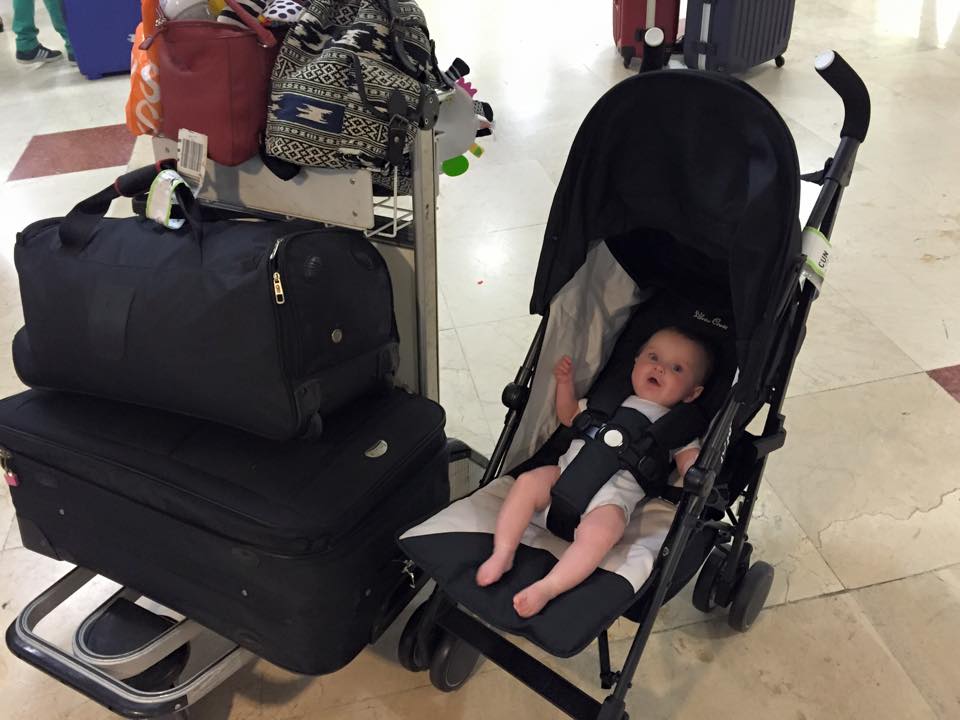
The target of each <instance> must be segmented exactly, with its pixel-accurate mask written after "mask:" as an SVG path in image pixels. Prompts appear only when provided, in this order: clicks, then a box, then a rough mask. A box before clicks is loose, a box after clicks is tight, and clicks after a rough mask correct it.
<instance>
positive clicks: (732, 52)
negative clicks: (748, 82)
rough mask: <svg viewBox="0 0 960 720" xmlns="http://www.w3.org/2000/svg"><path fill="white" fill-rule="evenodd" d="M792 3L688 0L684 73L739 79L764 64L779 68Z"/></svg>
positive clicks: (792, 0)
mask: <svg viewBox="0 0 960 720" xmlns="http://www.w3.org/2000/svg"><path fill="white" fill-rule="evenodd" d="M795 1H796V0H690V1H689V3H688V4H687V22H686V34H685V36H684V41H683V59H684V62H685V63H686V64H687V67H691V68H698V69H700V70H718V71H720V72H727V73H740V72H744V71H746V70H749V69H750V68H752V67H754V66H755V65H760V64H761V63H765V62H767V61H768V60H776V63H777V66H778V67H780V66H782V65H783V62H784V61H783V53H784V52H785V51H786V49H787V43H789V42H790V29H791V27H792V26H793V8H794V4H795Z"/></svg>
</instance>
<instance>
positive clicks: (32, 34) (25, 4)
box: [13, 0, 40, 53]
mask: <svg viewBox="0 0 960 720" xmlns="http://www.w3.org/2000/svg"><path fill="white" fill-rule="evenodd" d="M33 2H34V0H13V32H14V34H15V35H16V36H17V52H22V53H28V52H31V51H33V50H36V49H37V46H38V45H39V44H40V43H39V42H38V41H37V35H38V34H39V31H38V30H37V24H36V22H35V21H34V17H33Z"/></svg>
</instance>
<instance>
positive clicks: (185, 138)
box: [177, 129, 207, 193]
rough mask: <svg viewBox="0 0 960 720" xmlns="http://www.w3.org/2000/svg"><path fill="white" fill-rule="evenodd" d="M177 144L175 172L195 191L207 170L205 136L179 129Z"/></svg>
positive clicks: (201, 182) (200, 184) (201, 183)
mask: <svg viewBox="0 0 960 720" xmlns="http://www.w3.org/2000/svg"><path fill="white" fill-rule="evenodd" d="M178 139H179V143H178V145H177V172H179V173H180V175H181V177H183V179H184V180H186V181H187V183H188V184H189V185H190V186H191V187H192V188H193V190H194V193H196V192H197V191H198V190H199V189H200V187H201V186H202V185H203V178H204V176H205V175H206V172H207V136H206V135H204V134H203V133H198V132H193V131H192V130H185V129H181V130H180V134H179V137H178Z"/></svg>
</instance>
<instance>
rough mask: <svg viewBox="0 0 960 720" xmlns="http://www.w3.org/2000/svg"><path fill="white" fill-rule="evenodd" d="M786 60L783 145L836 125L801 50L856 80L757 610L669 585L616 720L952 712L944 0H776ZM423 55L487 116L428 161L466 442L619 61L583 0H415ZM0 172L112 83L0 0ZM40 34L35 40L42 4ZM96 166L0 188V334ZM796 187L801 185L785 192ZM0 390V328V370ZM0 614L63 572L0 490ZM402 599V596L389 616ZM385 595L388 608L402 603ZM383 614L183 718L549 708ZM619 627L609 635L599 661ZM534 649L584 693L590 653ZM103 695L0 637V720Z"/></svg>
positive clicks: (82, 116) (252, 674) (604, 18)
mask: <svg viewBox="0 0 960 720" xmlns="http://www.w3.org/2000/svg"><path fill="white" fill-rule="evenodd" d="M797 5H798V6H797V14H796V20H795V25H794V34H793V39H792V42H791V47H790V49H789V51H788V52H787V54H786V57H787V65H786V67H784V68H783V69H781V70H776V69H775V68H773V66H772V65H770V66H765V67H763V68H759V69H756V70H754V71H752V72H751V73H750V74H749V76H748V78H747V79H748V81H749V82H750V83H751V84H753V85H754V86H755V87H756V88H757V89H759V90H760V91H762V92H763V93H764V94H765V95H766V96H767V97H768V98H769V99H770V100H771V101H772V102H773V103H774V105H775V106H776V107H777V108H778V109H779V110H780V112H781V113H782V114H783V116H784V118H785V119H786V121H787V123H788V125H789V126H790V128H791V130H792V132H793V133H794V135H795V137H796V140H797V144H798V150H799V153H800V157H801V160H802V162H803V165H804V168H805V169H807V170H809V169H814V168H815V167H818V166H819V165H820V163H821V162H822V160H823V159H824V157H825V155H826V154H827V153H829V152H830V151H831V149H832V148H833V147H834V145H835V143H836V141H837V133H838V129H839V125H840V114H839V113H840V105H839V102H838V100H837V99H836V97H835V96H833V95H832V92H831V91H830V90H829V88H828V87H827V86H826V85H825V84H824V83H823V82H822V81H821V80H820V79H819V78H818V77H817V76H816V74H815V73H814V72H813V69H812V58H813V56H814V55H815V54H816V52H817V51H819V50H820V49H823V48H826V47H833V48H835V49H837V50H839V51H840V52H841V53H842V54H843V55H844V56H845V57H846V58H847V59H848V60H849V61H850V62H851V63H852V64H853V65H854V66H855V68H856V69H857V70H858V71H859V72H860V73H861V75H862V76H863V77H864V79H865V81H866V83H867V85H868V87H869V89H870V91H871V95H872V98H873V123H872V125H871V130H870V135H869V137H868V139H867V143H866V144H865V145H864V147H863V150H862V152H861V155H860V162H859V164H858V168H857V172H856V174H855V176H854V180H853V184H852V186H851V188H850V190H849V192H848V194H847V197H846V199H845V202H844V205H843V208H842V212H841V215H840V219H839V222H838V224H837V228H836V232H835V247H836V253H835V262H834V264H833V266H832V269H831V272H830V275H829V278H828V285H827V288H826V290H825V292H824V294H823V296H822V299H821V301H820V302H819V303H818V304H817V305H816V306H815V308H814V311H813V315H812V317H811V321H810V332H809V336H808V338H807V342H806V345H805V347H804V349H803V352H802V354H801V356H800V360H799V363H798V367H797V371H796V374H795V377H794V381H793V384H792V386H791V388H790V399H789V400H788V402H787V407H786V415H787V428H788V432H789V439H788V443H787V446H786V448H785V449H784V450H783V451H782V452H780V453H777V454H776V455H774V456H773V457H772V459H771V461H770V463H769V470H768V474H767V477H768V479H769V482H768V483H767V484H766V486H765V487H764V489H763V491H762V494H761V499H760V503H759V507H758V510H757V514H756V520H755V523H754V525H753V534H752V535H753V541H754V543H755V545H756V546H757V553H758V556H759V557H762V558H765V559H767V560H768V561H769V562H771V563H773V564H774V565H775V566H776V568H777V580H776V583H775V585H774V588H773V591H772V593H771V596H770V599H769V601H768V609H767V610H766V611H765V612H764V614H763V615H762V616H761V619H760V620H759V621H758V623H757V624H756V625H755V627H754V628H753V629H752V630H751V631H750V632H749V633H747V634H745V635H736V634H734V633H732V631H729V630H728V629H727V627H726V625H725V622H724V620H723V618H722V617H704V616H702V615H701V614H700V613H698V612H697V611H696V610H694V609H693V608H692V607H691V606H690V603H689V593H690V589H689V588H688V589H687V591H686V592H685V593H683V594H681V595H680V596H679V597H678V598H677V599H676V600H674V601H673V602H672V603H670V604H669V605H668V606H667V607H666V608H665V609H664V611H663V613H662V614H661V617H660V618H659V620H658V624H657V628H656V631H655V633H654V635H653V636H652V639H651V641H650V645H649V649H648V651H647V654H646V657H645V658H644V661H643V662H642V663H641V666H640V671H639V673H638V676H637V679H636V682H635V687H634V690H633V692H632V694H631V703H630V712H631V715H632V716H633V717H636V718H640V717H644V718H668V717H670V718H700V717H704V716H707V715H708V714H709V715H711V716H712V715H715V714H716V713H717V710H718V709H719V708H723V712H725V713H726V714H730V715H732V716H735V717H742V718H748V719H751V720H752V719H753V718H758V719H759V718H762V719H766V718H771V719H777V720H779V719H780V718H785V719H789V720H803V719H806V720H813V719H814V718H828V719H829V718H858V719H859V718H864V719H871V720H872V719H874V718H891V720H904V719H906V718H960V690H958V688H960V662H958V659H957V658H958V651H957V648H958V647H960V473H958V471H957V469H956V462H955V458H956V457H957V456H958V454H960V405H958V404H957V402H956V401H955V400H954V399H953V398H951V397H950V396H949V395H948V394H947V393H946V392H945V391H943V389H941V388H940V387H939V386H938V385H937V384H936V383H934V382H933V381H932V380H931V379H929V377H928V376H927V375H926V374H925V372H924V371H925V370H931V369H935V368H939V367H943V366H948V365H957V364H960V309H958V308H960V282H958V280H960V255H958V250H960V209H958V208H960V179H958V178H960V175H958V171H957V167H958V163H960V134H958V133H957V124H956V123H957V121H956V118H957V116H958V114H960V30H958V29H957V28H958V27H960V23H958V16H960V2H958V0H847V2H843V1H842V0H834V1H833V2H828V1H825V0H799V1H798V3H797ZM423 6H424V8H425V9H426V11H427V13H428V17H429V18H430V21H431V27H432V30H433V35H434V37H435V38H436V40H437V43H438V48H439V52H440V55H441V59H442V60H447V59H450V58H452V56H453V55H454V54H457V55H461V56H463V57H464V58H466V59H467V60H468V61H469V62H470V64H471V65H472V66H473V68H474V72H473V74H472V76H471V78H472V80H473V81H474V83H475V85H476V86H477V87H478V88H479V89H480V91H481V93H482V95H483V96H484V97H485V98H487V99H489V100H490V101H491V102H493V103H494V105H495V107H496V110H497V113H498V119H499V125H498V133H497V136H496V138H495V139H492V140H487V141H485V142H484V146H485V148H486V150H487V152H486V154H485V155H484V157H483V158H482V159H480V160H476V161H474V162H473V165H472V168H471V170H470V171H469V173H468V174H467V175H465V176H463V177H461V178H457V179H455V180H444V182H443V183H442V195H441V205H440V214H439V231H440V246H439V261H440V290H441V297H440V326H441V364H442V385H441V392H442V396H443V402H444V404H445V406H446V408H447V410H448V414H449V430H450V433H451V434H452V435H457V436H460V437H462V438H463V439H465V440H467V441H469V442H470V443H472V444H474V445H475V446H477V447H478V448H479V449H481V450H483V451H489V449H490V448H491V447H492V445H493V442H494V439H495V434H496V432H497V431H498V428H499V424H500V422H501V420H502V415H503V411H502V409H501V407H500V406H499V404H498V398H499V394H500V389H501V388H502V386H503V384H504V383H505V382H506V381H508V380H509V379H511V378H512V376H513V373H514V372H515V370H516V367H517V366H518V364H519V363H520V361H521V360H522V356H523V353H524V351H525V349H526V347H527V344H528V343H529V341H530V338H531V336H532V330H533V327H534V326H535V324H536V321H535V319H532V318H530V317H529V316H527V314H526V305H527V300H528V295H529V292H530V288H531V284H532V277H533V272H534V268H535V264H536V259H537V255H538V251H539V242H540V238H541V233H542V230H543V223H544V222H545V220H546V216H547V211H548V209H549V205H550V201H551V198H552V195H553V191H554V188H555V185H556V182H557V181H558V179H559V176H560V173H561V171H562V168H563V162H564V159H565V156H566V152H567V149H568V147H569V144H570V142H571V140H572V138H573V135H574V134H575V132H576V130H577V127H578V125H579V122H580V120H581V119H582V117H583V116H584V114H585V113H586V112H587V110H588V109H589V108H590V106H591V105H592V104H593V102H594V101H595V100H596V99H597V98H598V97H599V96H600V95H601V94H602V93H603V92H604V91H605V90H606V89H607V88H608V87H609V86H610V85H611V84H613V83H615V82H616V81H618V80H619V79H622V78H624V77H626V76H627V74H628V73H627V72H626V71H625V70H624V69H623V68H622V67H621V66H620V64H619V62H618V60H617V57H616V55H615V54H614V52H613V50H612V49H611V43H610V30H609V27H608V25H609V20H610V18H609V16H610V9H609V7H608V6H607V4H604V3H593V4H592V5H591V4H587V3H575V2H572V1H571V0H564V1H561V2H552V3H546V2H525V3H521V2H510V1H509V0H489V1H488V2H483V3H479V2H478V3H440V2H437V1H436V0H424V2H423ZM0 14H2V15H3V17H4V19H5V20H6V21H7V24H8V32H7V33H5V34H3V35H0V103H2V112H0V138H2V142H0V176H2V178H0V180H2V179H3V178H6V176H7V175H8V174H9V172H10V170H11V169H12V167H13V165H14V164H15V163H16V161H17V158H18V157H19V155H20V153H21V152H22V150H23V147H24V146H25V144H26V142H27V141H28V140H29V138H30V137H31V136H32V135H34V134H36V133H42V132H54V131H60V130H73V129H79V128H85V127H90V126H97V125H107V124H113V123H116V122H120V121H122V115H121V108H122V104H123V101H124V96H125V91H126V80H125V79H123V78H110V79H106V80H101V81H98V82H95V83H91V82H88V81H86V80H84V79H82V78H80V77H79V76H78V75H77V73H76V71H75V70H74V69H72V68H70V67H68V66H67V65H66V64H65V63H64V64H61V65H59V66H52V67H44V68H21V67H19V66H17V65H15V64H14V63H13V61H12V54H13V48H12V41H13V38H12V34H11V33H10V32H9V23H10V0H0ZM39 16H40V18H41V25H42V26H43V35H42V38H43V39H44V41H48V42H49V44H54V43H53V36H52V33H51V32H50V31H49V24H48V22H47V21H46V19H45V16H44V15H43V12H42V11H41V12H40V13H39ZM114 174H115V171H114V170H100V171H91V172H82V173H74V174H70V175H64V176H57V177H48V178H38V179H34V180H25V181H20V182H9V183H3V184H0V234H2V236H3V237H5V238H7V242H5V243H4V244H3V245H2V246H0V247H2V256H0V260H2V261H0V336H2V337H7V338H9V337H10V336H11V335H12V333H13V331H14V330H15V329H16V327H17V326H18V325H19V323H20V322H21V319H22V318H21V315H20V307H19V301H18V294H17V290H16V276H15V272H14V270H13V267H12V239H13V236H14V233H15V232H16V230H17V229H19V228H21V227H22V226H23V225H25V224H26V223H28V222H30V221H32V220H34V219H37V218H39V217H43V216H47V215H56V214H62V213H63V212H64V211H65V209H67V207H68V206H69V205H70V204H71V203H72V202H73V201H75V200H77V199H79V198H80V197H82V196H85V195H87V194H89V193H90V192H92V191H93V190H95V189H97V188H99V187H102V186H104V185H106V184H107V183H108V182H109V181H110V180H111V179H112V176H113V175H114ZM809 202H810V195H809V193H808V194H807V195H806V196H805V204H806V206H809ZM19 387H20V385H19V383H18V381H17V379H16V376H15V375H14V373H13V370H12V366H11V363H10V357H9V352H8V351H7V350H6V349H4V350H2V352H0V392H3V393H4V394H6V393H10V392H14V391H16V390H17V389H18V388H19ZM0 542H2V550H0V623H3V624H6V623H9V622H10V621H11V620H12V619H13V617H14V616H15V614H16V613H17V612H18V611H19V609H20V608H21V607H22V606H23V605H24V604H25V603H26V602H27V601H28V600H29V599H30V598H31V597H33V595H34V594H36V593H37V592H38V591H39V590H41V589H42V588H44V587H45V586H46V585H47V584H49V583H50V582H51V581H52V580H53V579H55V578H56V577H58V576H59V575H60V574H62V573H63V572H65V571H66V570H67V566H66V565H61V564H57V563H53V562H51V561H48V560H46V559H43V558H41V557H39V556H37V555H34V554H33V553H30V552H28V551H26V550H24V549H23V548H22V547H20V542H19V534H18V532H17V529H16V524H15V523H14V521H13V511H12V508H11V506H10V500H9V495H8V494H7V493H6V492H5V491H0ZM404 618H405V616H404ZM404 618H401V622H402V620H403V619H404ZM399 630H400V623H397V624H395V625H394V626H393V627H392V628H391V630H390V631H389V632H388V634H387V635H386V636H385V637H384V638H383V639H382V640H381V641H380V642H379V643H378V644H377V645H376V646H375V647H372V648H370V649H368V650H367V651H365V652H364V653H362V654H361V655H360V657H358V658H357V660H356V661H355V662H354V663H352V664H351V665H350V666H348V667H347V668H346V669H344V670H343V671H341V672H339V673H336V674H334V675H331V676H327V677H322V678H312V679H311V678H300V677H297V676H294V675H291V674H289V673H286V672H284V671H281V670H278V669H276V668H274V667H272V666H270V665H268V664H267V663H264V662H260V663H257V664H256V665H254V666H253V667H251V668H250V669H248V670H247V671H245V672H243V673H241V674H239V675H238V676H236V677H235V678H234V679H233V680H232V681H231V682H230V683H229V684H228V685H227V686H225V687H223V688H221V689H220V690H218V691H217V692H216V693H215V694H214V695H213V696H211V697H210V698H208V700H207V701H205V702H204V703H202V704H201V705H200V706H198V707H197V708H196V712H195V715H194V717H197V718H211V719H212V718H216V719H217V720H221V719H225V718H231V719H233V720H241V719H242V720H247V719H248V718H249V719H253V718H264V719H266V718H275V719H277V720H301V719H302V720H306V719H308V718H309V719H311V720H313V719H318V720H319V719H323V720H334V719H337V720H340V719H342V720H348V719H349V720H386V719H391V720H392V719H400V718H422V717H437V718H471V719H472V718H478V719H479V718H484V719H485V718H497V717H525V718H555V717H559V715H558V713H557V712H556V711H554V710H553V709H552V708H551V707H550V706H549V705H547V704H546V703H544V702H543V701H541V700H540V699H538V698H537V697H535V696H534V695H533V694H531V693H530V692H529V691H527V690H526V689H524V688H523V687H522V686H520V685H519V684H518V683H516V682H514V681H513V680H512V679H511V678H509V677H508V676H506V675H505V674H504V673H503V672H501V671H500V670H498V669H496V668H495V667H493V666H492V665H491V664H489V663H487V664H484V665H482V666H481V667H480V670H479V671H478V674H477V675H476V676H475V677H474V678H473V679H472V680H471V681H470V682H469V683H468V684H467V686H466V687H465V688H464V689H463V690H462V691H460V692H458V693H454V694H451V695H443V694H440V693H438V692H436V691H435V690H434V689H433V688H432V687H431V686H430V685H429V682H428V679H427V677H426V676H425V675H424V674H419V675H414V674H410V673H407V672H406V671H404V670H402V669H401V668H400V667H399V665H398V664H397V663H396V661H395V647H396V640H397V636H398V634H399ZM632 632H633V625H632V624H631V623H629V622H627V621H624V620H621V621H620V622H618V624H617V626H616V627H615V628H614V631H613V638H614V640H613V643H612V647H613V654H614V656H615V658H622V657H623V656H624V655H625V653H626V650H627V648H628V647H629V638H630V637H631V634H632ZM550 662H551V664H552V665H554V666H555V667H557V668H558V669H560V670H561V671H562V672H563V673H564V674H566V675H567V676H568V677H571V678H573V679H575V680H576V681H578V682H579V683H580V684H581V685H583V686H585V687H588V688H591V692H593V694H594V695H596V696H597V697H602V692H601V691H600V690H599V688H598V687H597V684H596V681H595V675H596V670H595V667H596V650H595V648H591V649H589V650H588V651H587V652H585V653H584V654H583V655H582V656H581V657H579V658H577V659H574V660H572V661H563V662H561V661H554V660H550ZM108 716H109V713H107V712H106V711H104V710H102V709H100V708H99V707H97V706H95V705H93V704H92V703H90V702H89V701H87V700H85V699H83V698H82V697H80V696H78V695H76V694H74V693H72V692H70V691H68V690H66V689H65V688H63V687H62V686H60V685H58V684H57V683H56V682H54V681H52V680H50V679H48V678H46V677H44V676H42V675H41V674H40V673H38V672H36V671H33V670H32V669H30V668H29V667H27V666H26V665H24V664H23V663H21V662H19V661H17V660H15V659H14V658H13V657H12V656H10V655H9V653H7V652H6V651H5V650H0V718H2V719H3V720H8V719H9V720H14V719H19V718H31V719H32V718H44V719H47V718H49V719H51V720H53V719H59V718H71V719H75V720H93V719H95V718H105V717H108Z"/></svg>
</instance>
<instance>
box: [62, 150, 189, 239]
mask: <svg viewBox="0 0 960 720" xmlns="http://www.w3.org/2000/svg"><path fill="white" fill-rule="evenodd" d="M176 166H177V163H176V161H175V160H159V161H157V162H156V163H155V164H154V165H148V166H147V167H142V168H140V169H139V170H133V171H131V172H128V173H126V174H125V175H121V176H120V177H118V178H117V179H116V180H115V181H114V183H113V185H111V186H110V187H106V188H104V189H103V190H101V191H100V192H98V193H97V194H96V195H92V196H90V197H88V198H87V199H86V200H82V201H81V202H79V203H77V205H76V206H75V207H74V208H73V210H71V211H70V212H69V213H67V216H66V217H65V218H64V219H63V222H62V223H61V224H60V242H61V243H62V244H63V245H65V246H67V247H70V248H74V249H76V250H82V249H83V248H85V247H86V246H87V245H88V244H89V242H90V240H91V239H92V238H93V233H94V232H95V231H96V229H97V225H98V224H99V223H100V221H101V220H103V218H104V216H105V215H106V214H107V211H108V210H109V209H110V203H112V202H113V201H114V200H116V199H117V198H118V197H130V198H132V197H135V196H137V195H140V194H141V193H145V192H147V191H148V190H149V189H150V186H151V185H152V184H153V181H154V180H155V179H156V177H157V175H159V174H160V172H161V171H162V170H169V169H175V168H176ZM174 192H175V193H176V196H177V202H178V203H179V204H180V209H181V210H182V211H183V216H184V219H185V220H186V221H187V224H188V225H189V226H190V230H191V232H192V233H193V237H194V238H196V240H197V242H198V243H199V242H201V241H202V240H203V220H202V219H201V217H200V208H199V205H198V204H197V201H196V198H194V197H193V193H192V192H190V188H188V187H187V185H186V184H185V183H184V184H181V185H179V186H177V188H176V190H175V191H174Z"/></svg>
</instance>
